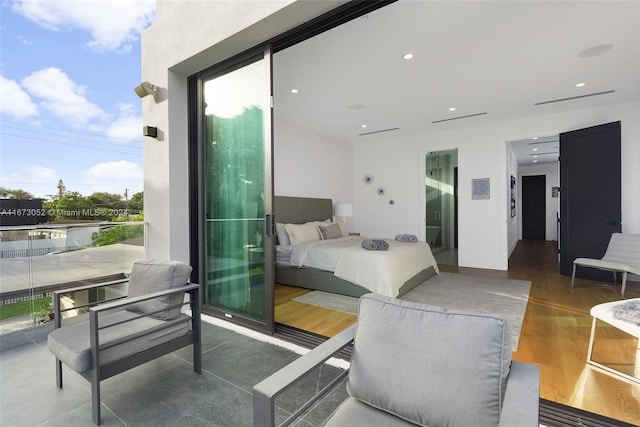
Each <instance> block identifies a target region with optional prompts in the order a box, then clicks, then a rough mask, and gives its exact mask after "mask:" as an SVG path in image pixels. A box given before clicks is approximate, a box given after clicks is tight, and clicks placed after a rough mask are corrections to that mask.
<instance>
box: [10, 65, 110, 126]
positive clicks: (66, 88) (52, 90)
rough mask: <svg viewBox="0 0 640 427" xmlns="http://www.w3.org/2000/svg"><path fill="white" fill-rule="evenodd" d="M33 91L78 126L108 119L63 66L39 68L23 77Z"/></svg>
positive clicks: (44, 105) (47, 106) (55, 112)
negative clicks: (87, 97)
mask: <svg viewBox="0 0 640 427" xmlns="http://www.w3.org/2000/svg"><path fill="white" fill-rule="evenodd" d="M22 86H23V87H25V88H26V90H27V91H28V92H29V94H30V95H31V96H33V97H35V98H39V99H40V106H41V107H42V108H44V109H46V110H48V111H50V112H51V113H52V114H53V115H55V116H56V117H59V118H61V119H63V120H64V121H66V122H67V123H68V124H70V125H72V126H74V127H81V126H84V125H85V124H86V123H88V122H89V121H91V120H94V119H100V120H104V119H105V118H106V117H107V114H106V113H105V112H104V111H103V110H102V108H100V107H99V106H97V105H95V104H93V103H91V102H89V101H88V100H87V99H86V98H85V96H84V95H85V92H86V88H85V87H84V86H81V85H77V84H75V83H74V82H73V81H72V80H71V79H70V78H69V76H67V74H65V73H64V72H63V71H62V70H60V69H59V68H54V67H49V68H45V69H43V70H39V71H35V72H33V73H32V74H31V75H29V76H27V77H25V78H24V79H22Z"/></svg>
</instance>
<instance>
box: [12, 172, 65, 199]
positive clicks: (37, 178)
mask: <svg viewBox="0 0 640 427" xmlns="http://www.w3.org/2000/svg"><path fill="white" fill-rule="evenodd" d="M3 172H6V171H3ZM0 182H1V183H2V184H1V185H2V186H3V187H7V188H11V189H13V190H17V189H20V190H24V191H28V192H29V193H31V194H33V195H34V196H36V197H44V196H46V195H49V194H55V193H56V192H57V188H56V186H57V185H58V172H56V171H55V170H53V169H51V168H47V167H44V166H38V165H21V166H19V167H18V168H17V170H15V171H13V172H9V174H8V175H4V173H3V175H2V176H1V177H0Z"/></svg>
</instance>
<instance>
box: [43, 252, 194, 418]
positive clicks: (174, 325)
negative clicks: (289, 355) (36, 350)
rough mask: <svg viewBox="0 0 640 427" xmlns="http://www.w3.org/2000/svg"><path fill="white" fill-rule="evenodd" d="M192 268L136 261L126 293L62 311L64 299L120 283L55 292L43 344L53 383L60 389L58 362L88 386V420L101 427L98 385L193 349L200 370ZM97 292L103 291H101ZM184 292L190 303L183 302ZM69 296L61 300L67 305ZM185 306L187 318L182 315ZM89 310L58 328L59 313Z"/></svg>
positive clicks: (161, 262)
mask: <svg viewBox="0 0 640 427" xmlns="http://www.w3.org/2000/svg"><path fill="white" fill-rule="evenodd" d="M191 270H192V269H191V266H189V265H187V264H183V263H181V262H177V261H155V260H152V261H139V262H136V263H134V265H133V268H132V270H131V276H130V278H129V284H128V285H129V286H128V294H127V295H126V296H120V297H116V298H111V299H108V300H107V302H106V303H104V304H102V303H100V302H98V301H93V302H89V303H87V304H80V305H79V306H73V307H65V308H62V305H61V300H62V298H63V296H66V295H68V294H69V293H70V292H75V293H76V295H77V294H78V293H79V291H83V290H86V291H88V292H93V293H94V295H96V294H97V292H96V290H97V289H100V288H102V289H106V288H107V287H109V286H112V285H122V282H123V281H114V282H109V283H102V284H97V285H89V286H83V287H79V288H73V289H65V290H61V291H56V292H55V293H54V310H55V328H56V329H54V330H53V331H52V332H51V333H50V334H49V337H48V346H49V349H50V350H51V352H52V353H53V354H54V355H55V356H56V382H57V385H58V387H59V388H62V363H64V364H65V365H67V366H68V367H69V368H71V369H73V370H74V371H76V372H78V373H80V374H82V376H84V377H85V378H86V379H88V380H89V381H90V382H91V406H92V416H93V422H94V423H96V424H100V422H101V417H100V381H102V380H104V379H107V378H110V377H112V376H114V375H116V374H119V373H121V372H124V371H126V370H128V369H131V368H133V367H135V366H138V365H141V364H143V363H146V362H148V361H150V360H153V359H155V358H158V357H160V356H163V355H165V354H167V353H171V352H173V351H175V350H178V349H179V348H182V347H185V346H189V345H193V370H194V371H195V372H196V373H200V372H201V356H202V355H201V345H200V286H199V285H197V284H189V282H188V281H189V276H190V274H191ZM101 293H106V292H105V291H101ZM185 293H187V294H189V296H190V297H189V302H186V303H185V302H184V299H185V298H184V296H185ZM67 300H68V298H65V299H64V301H65V302H66V301H67ZM186 304H189V305H190V307H191V314H190V315H189V314H186V313H182V312H181V309H182V307H183V305H186ZM78 307H84V308H87V307H89V319H88V320H83V321H81V322H74V321H73V319H67V320H65V323H67V322H68V323H70V324H69V325H68V326H62V314H63V313H65V312H68V311H71V310H76V309H78Z"/></svg>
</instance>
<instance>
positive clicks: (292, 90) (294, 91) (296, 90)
mask: <svg viewBox="0 0 640 427" xmlns="http://www.w3.org/2000/svg"><path fill="white" fill-rule="evenodd" d="M298 92H299V90H298V89H291V93H298Z"/></svg>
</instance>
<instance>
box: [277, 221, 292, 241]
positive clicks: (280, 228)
mask: <svg viewBox="0 0 640 427" xmlns="http://www.w3.org/2000/svg"><path fill="white" fill-rule="evenodd" d="M285 226H286V224H282V223H281V222H276V236H278V244H279V245H282V246H289V245H290V244H291V241H290V240H289V235H288V234H287V230H286V229H285Z"/></svg>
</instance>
